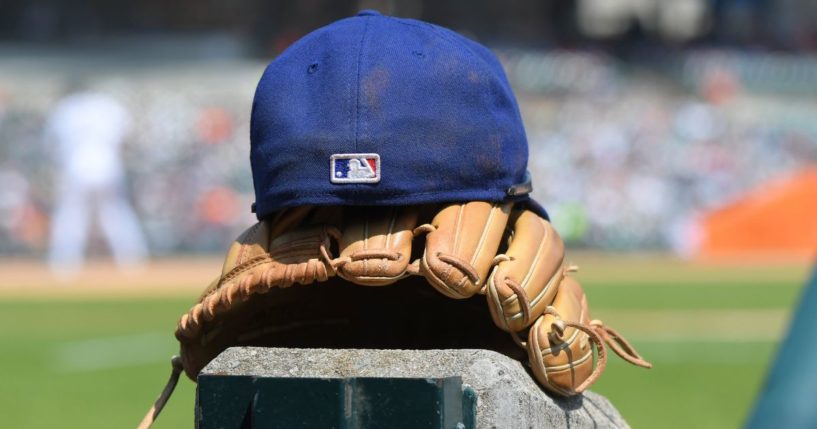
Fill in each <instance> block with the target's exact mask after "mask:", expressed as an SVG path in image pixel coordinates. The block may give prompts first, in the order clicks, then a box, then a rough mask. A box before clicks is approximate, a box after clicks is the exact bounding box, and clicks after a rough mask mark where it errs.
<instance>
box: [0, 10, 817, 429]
mask: <svg viewBox="0 0 817 429" xmlns="http://www.w3.org/2000/svg"><path fill="white" fill-rule="evenodd" d="M361 9H377V10H379V11H380V12H382V13H384V14H393V15H397V16H402V17H410V18H417V19H422V20H426V21H430V22H433V23H436V24H440V25H443V26H446V27H449V28H452V29H453V30H456V31H458V32H461V33H463V34H465V35H467V36H469V37H471V38H473V39H475V40H477V41H479V42H481V43H483V44H485V45H487V46H489V47H490V48H492V49H493V50H494V51H495V52H496V54H497V55H498V56H499V57H500V59H501V61H502V63H503V65H504V66H505V69H506V71H507V73H508V77H509V79H510V81H511V84H512V86H513V88H514V90H515V91H516V94H517V97H518V99H519V102H520V108H521V111H522V115H523V118H524V121H525V125H526V128H527V134H528V139H529V143H530V170H531V172H532V175H533V179H534V185H535V190H534V195H535V197H536V198H537V200H538V201H540V202H541V203H542V204H543V205H545V207H546V208H547V209H548V211H549V212H550V214H551V216H552V218H553V222H554V224H555V226H556V227H557V229H558V230H559V231H560V232H561V233H562V235H563V236H564V237H565V239H566V242H567V243H568V245H569V246H570V248H571V250H570V254H571V255H573V256H572V259H573V260H574V261H576V262H578V263H579V264H580V265H581V266H582V267H583V268H584V270H583V271H582V272H581V273H580V274H579V278H580V279H581V280H582V281H583V282H584V284H585V285H586V286H587V289H588V295H589V298H590V302H591V305H592V306H593V308H594V311H595V312H596V313H597V314H596V316H597V317H600V318H604V319H605V321H607V322H608V323H609V324H611V325H613V326H615V327H617V328H619V330H620V331H622V332H624V333H629V334H630V336H631V337H632V339H633V340H634V342H635V343H636V344H637V345H638V346H640V348H641V349H643V352H644V354H645V355H646V356H647V357H648V358H652V360H653V362H654V363H655V369H654V370H653V371H650V372H644V373H643V374H642V373H640V372H638V371H636V370H632V371H631V370H630V369H629V368H627V367H625V366H624V365H621V366H619V365H617V364H611V367H610V368H609V369H608V374H607V375H605V377H603V378H602V381H601V382H600V383H599V384H598V385H597V387H596V388H595V389H596V390H598V391H599V392H601V393H603V394H605V395H607V396H608V397H610V398H611V400H612V401H613V403H614V404H616V405H617V406H618V407H619V408H620V409H621V411H622V413H623V414H624V416H625V417H626V418H627V419H628V420H630V422H631V424H633V426H635V427H649V426H656V425H658V426H662V427H676V426H677V427H689V426H694V427H718V428H722V427H735V426H739V425H741V424H742V422H743V421H744V419H745V416H746V413H747V412H748V410H749V409H750V408H751V406H752V401H753V400H754V397H755V395H756V392H757V390H758V388H759V387H760V385H761V383H762V379H763V375H764V373H765V368H766V367H767V365H768V363H769V360H770V359H771V357H773V355H774V349H775V346H776V344H777V343H778V341H779V340H780V339H781V336H782V335H783V333H784V332H785V328H786V325H787V323H788V322H787V321H788V320H789V317H790V316H789V315H790V311H791V309H792V308H793V305H794V304H795V303H796V300H797V296H798V294H799V290H800V288H801V286H802V284H803V283H804V282H805V280H806V276H807V273H808V272H809V264H810V263H811V262H812V258H813V257H814V256H815V251H817V216H815V213H817V168H815V165H817V98H815V95H817V55H815V49H817V27H815V26H814V25H813V23H814V22H815V20H817V3H814V2H812V1H808V0H673V1H662V0H540V1H522V0H509V1H504V2H494V1H488V0H469V1H465V0H447V1H427V0H426V1H409V0H391V1H389V0H380V1H377V0H371V1H366V0H361V1H329V0H302V1H294V0H291V1H284V0H278V1H259V0H244V1H232V2H227V1H217V0H200V1H196V2H191V1H177V2H163V1H157V0H142V1H139V2H127V1H120V0H117V1H104V2H103V1H96V0H74V1H57V0H5V1H2V2H0V349H3V350H4V355H5V357H4V358H0V373H2V374H3V376H4V378H5V379H6V382H4V383H0V403H1V404H3V405H2V407H4V408H5V407H7V409H6V410H4V413H5V414H7V418H8V419H10V421H11V422H12V426H13V427H53V426H61V427H110V426H121V425H130V424H131V423H132V422H136V421H138V419H139V418H141V413H142V412H143V411H144V409H146V407H147V406H148V405H149V403H150V401H152V400H153V398H154V395H155V394H156V393H158V390H159V388H160V387H161V383H163V382H164V377H165V367H166V366H167V364H166V363H165V359H166V358H167V357H168V356H169V355H170V354H172V353H173V351H174V348H175V345H174V340H173V338H172V331H173V329H174V326H175V322H176V320H177V317H178V315H180V314H181V313H182V312H184V311H186V309H187V306H188V305H189V303H190V301H192V300H193V298H194V297H195V296H197V294H198V292H197V291H198V290H199V289H200V288H203V287H204V286H205V285H206V284H207V282H208V281H209V280H210V277H212V276H215V275H217V273H218V271H219V267H220V264H219V262H218V261H217V259H218V258H220V257H221V254H222V252H224V250H225V249H226V246H227V245H228V244H229V243H230V242H231V240H232V239H233V238H234V237H235V236H236V235H237V234H238V233H240V232H241V231H242V230H243V229H245V228H246V227H247V226H249V225H251V224H252V223H253V221H254V216H253V215H252V213H250V210H249V207H250V204H251V203H252V201H253V195H252V193H253V191H252V182H251V175H250V169H249V162H248V159H249V141H248V136H249V113H250V106H251V103H252V96H253V92H254V89H255V85H256V83H257V82H258V79H259V77H260V75H261V72H262V71H263V69H264V67H265V66H266V64H267V63H268V62H269V61H270V60H272V59H273V58H274V57H275V56H276V55H277V54H279V53H281V52H282V51H283V50H284V49H286V47H287V46H288V45H289V44H291V43H292V42H294V41H295V40H297V39H298V38H300V37H301V36H303V35H305V34H306V33H308V32H310V31H312V30H314V29H316V28H318V27H320V26H322V25H325V24H328V23H329V22H332V21H334V20H336V19H340V18H343V17H347V16H350V15H353V14H354V13H356V12H357V11H359V10H361ZM77 118H79V119H77ZM83 121H85V122H83ZM100 123H104V124H107V125H105V126H101V125H99V124H100ZM77 124H80V125H77ZM112 124H113V125H112ZM72 127H74V128H72ZM77 127H78V128H77ZM76 129H81V130H85V131H87V134H89V135H93V136H95V138H94V139H91V140H93V142H92V143H76V142H73V141H72V140H71V138H70V136H71V135H75V134H76V131H75V130H76ZM71 159H76V161H75V162H69V161H66V160H71ZM105 219H116V221H115V222H109V223H107V224H106V222H105ZM78 225H79V226H78ZM109 254H112V255H113V258H112V259H111V258H110V257H109V256H108V255H109ZM86 258H87V259H86ZM112 261H113V262H116V263H117V265H118V266H119V267H120V268H123V269H124V270H117V269H115V268H114V266H113V264H112V263H111V262H112ZM47 263H50V265H47ZM49 267H50V268H51V271H49V270H48V268H49ZM4 360H5V361H4ZM714 377H718V378H719V381H713V378H714ZM185 384H186V386H185ZM182 385H183V386H182V387H181V390H180V393H179V394H178V395H177V396H174V398H173V400H171V405H169V408H168V412H167V414H168V415H166V416H163V418H162V419H160V420H159V427H179V426H189V425H190V422H191V421H192V404H193V399H192V392H193V387H192V383H184V382H183V383H182ZM44 386H52V387H53V388H51V389H48V390H47V391H45V392H43V391H42V389H43V388H44ZM42 407H49V408H50V409H53V410H56V411H58V412H51V413H42V412H38V411H37V410H38V409H40V408H42ZM670 416H671V418H670ZM66 422H68V423H66ZM657 422H660V424H657ZM162 424H164V425H165V426H161V425H162Z"/></svg>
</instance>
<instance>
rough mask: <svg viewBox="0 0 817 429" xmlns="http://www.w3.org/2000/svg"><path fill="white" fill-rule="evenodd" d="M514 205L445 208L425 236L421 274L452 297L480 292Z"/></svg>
mask: <svg viewBox="0 0 817 429" xmlns="http://www.w3.org/2000/svg"><path fill="white" fill-rule="evenodd" d="M511 206H512V204H511V203H505V204H494V203H488V202H483V201H472V202H469V203H458V204H451V205H448V206H445V207H444V208H443V209H442V210H441V211H440V212H439V213H437V215H436V216H435V217H434V219H433V220H432V223H431V227H430V228H429V229H430V230H431V231H430V232H429V233H428V235H427V236H426V245H425V252H424V253H423V258H422V260H421V261H420V273H421V274H422V275H423V276H425V277H426V279H427V280H428V282H429V283H431V285H432V286H434V288H436V289H437V290H438V291H440V292H441V293H443V294H444V295H446V296H449V297H451V298H468V297H470V296H473V295H474V294H475V293H477V292H478V291H480V289H481V288H482V287H483V285H484V283H485V279H486V278H487V276H488V271H489V270H490V269H491V264H492V261H493V259H494V256H495V255H496V251H497V249H498V248H499V244H500V242H501V240H502V236H503V234H504V231H505V226H506V225H507V223H508V215H509V213H510V210H511Z"/></svg>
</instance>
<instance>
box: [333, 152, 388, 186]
mask: <svg viewBox="0 0 817 429" xmlns="http://www.w3.org/2000/svg"><path fill="white" fill-rule="evenodd" d="M329 169H330V175H331V177H330V178H331V180H332V183H377V182H379V181H380V155H378V154H376V153H336V154H334V155H332V157H331V158H329Z"/></svg>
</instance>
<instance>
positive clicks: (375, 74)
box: [250, 12, 528, 218]
mask: <svg viewBox="0 0 817 429" xmlns="http://www.w3.org/2000/svg"><path fill="white" fill-rule="evenodd" d="M250 133H251V136H250V139H251V150H250V158H251V164H252V173H253V182H254V186H255V194H256V213H257V215H258V217H259V218H264V217H265V216H268V215H270V214H272V213H274V212H275V211H277V210H280V209H282V208H286V207H292V206H299V205H307V204H310V205H360V204H366V205H405V204H422V203H432V202H445V201H469V200H484V201H503V200H508V199H525V198H527V196H526V190H524V189H522V191H521V192H520V189H521V188H520V187H519V184H522V183H525V182H526V180H527V175H526V167H527V158H528V148H527V140H526V137H525V131H524V127H523V125H522V120H521V117H520V115H519V109H518V107H517V104H516V100H515V98H514V96H513V93H512V91H511V88H510V85H509V84H508V81H507V79H506V77H505V74H504V72H503V70H502V67H501V65H500V64H499V61H498V60H497V59H496V57H495V56H494V55H493V54H492V53H491V52H490V51H489V50H488V49H487V48H485V47H483V46H481V45H480V44H478V43H476V42H473V41H471V40H469V39H467V38H465V37H463V36H461V35H459V34H457V33H455V32H452V31H450V30H447V29H445V28H442V27H439V26H436V25H432V24H429V23H426V22H422V21H417V20H410V19H399V18H394V17H386V16H382V15H379V14H377V13H375V12H362V13H361V14H359V15H358V16H355V17H352V18H347V19H343V20H340V21H337V22H334V23H332V24H330V25H328V26H326V27H323V28H320V29H318V30H316V31H314V32H312V33H310V34H308V35H306V36H304V37H303V38H302V39H300V40H299V41H297V42H296V43H294V44H293V45H292V46H291V47H289V48H288V49H287V50H286V51H285V52H283V53H282V54H281V55H280V56H279V57H278V58H276V59H275V60H274V61H273V62H272V63H270V65H269V66H268V67H267V69H266V70H265V72H264V74H263V76H262V77H261V81H260V82H259V84H258V88H257V90H256V93H255V99H254V101H253V109H252V119H251V132H250Z"/></svg>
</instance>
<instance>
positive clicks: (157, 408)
mask: <svg viewBox="0 0 817 429" xmlns="http://www.w3.org/2000/svg"><path fill="white" fill-rule="evenodd" d="M170 365H171V366H172V367H173V370H172V371H171V372H170V378H169V379H168V380H167V384H165V388H164V389H162V393H160V394H159V397H158V398H156V402H154V403H153V406H152V407H150V409H149V410H148V412H147V413H146V414H145V417H144V418H143V419H142V421H141V422H140V423H139V426H137V429H148V428H150V427H151V426H152V425H153V422H155V421H156V419H157V418H158V417H159V413H161V412H162V409H163V408H164V407H165V404H167V401H168V399H170V395H172V394H173V390H174V389H176V384H177V383H178V382H179V375H181V373H182V371H183V370H184V368H183V365H182V358H180V357H179V356H173V358H171V359H170Z"/></svg>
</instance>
